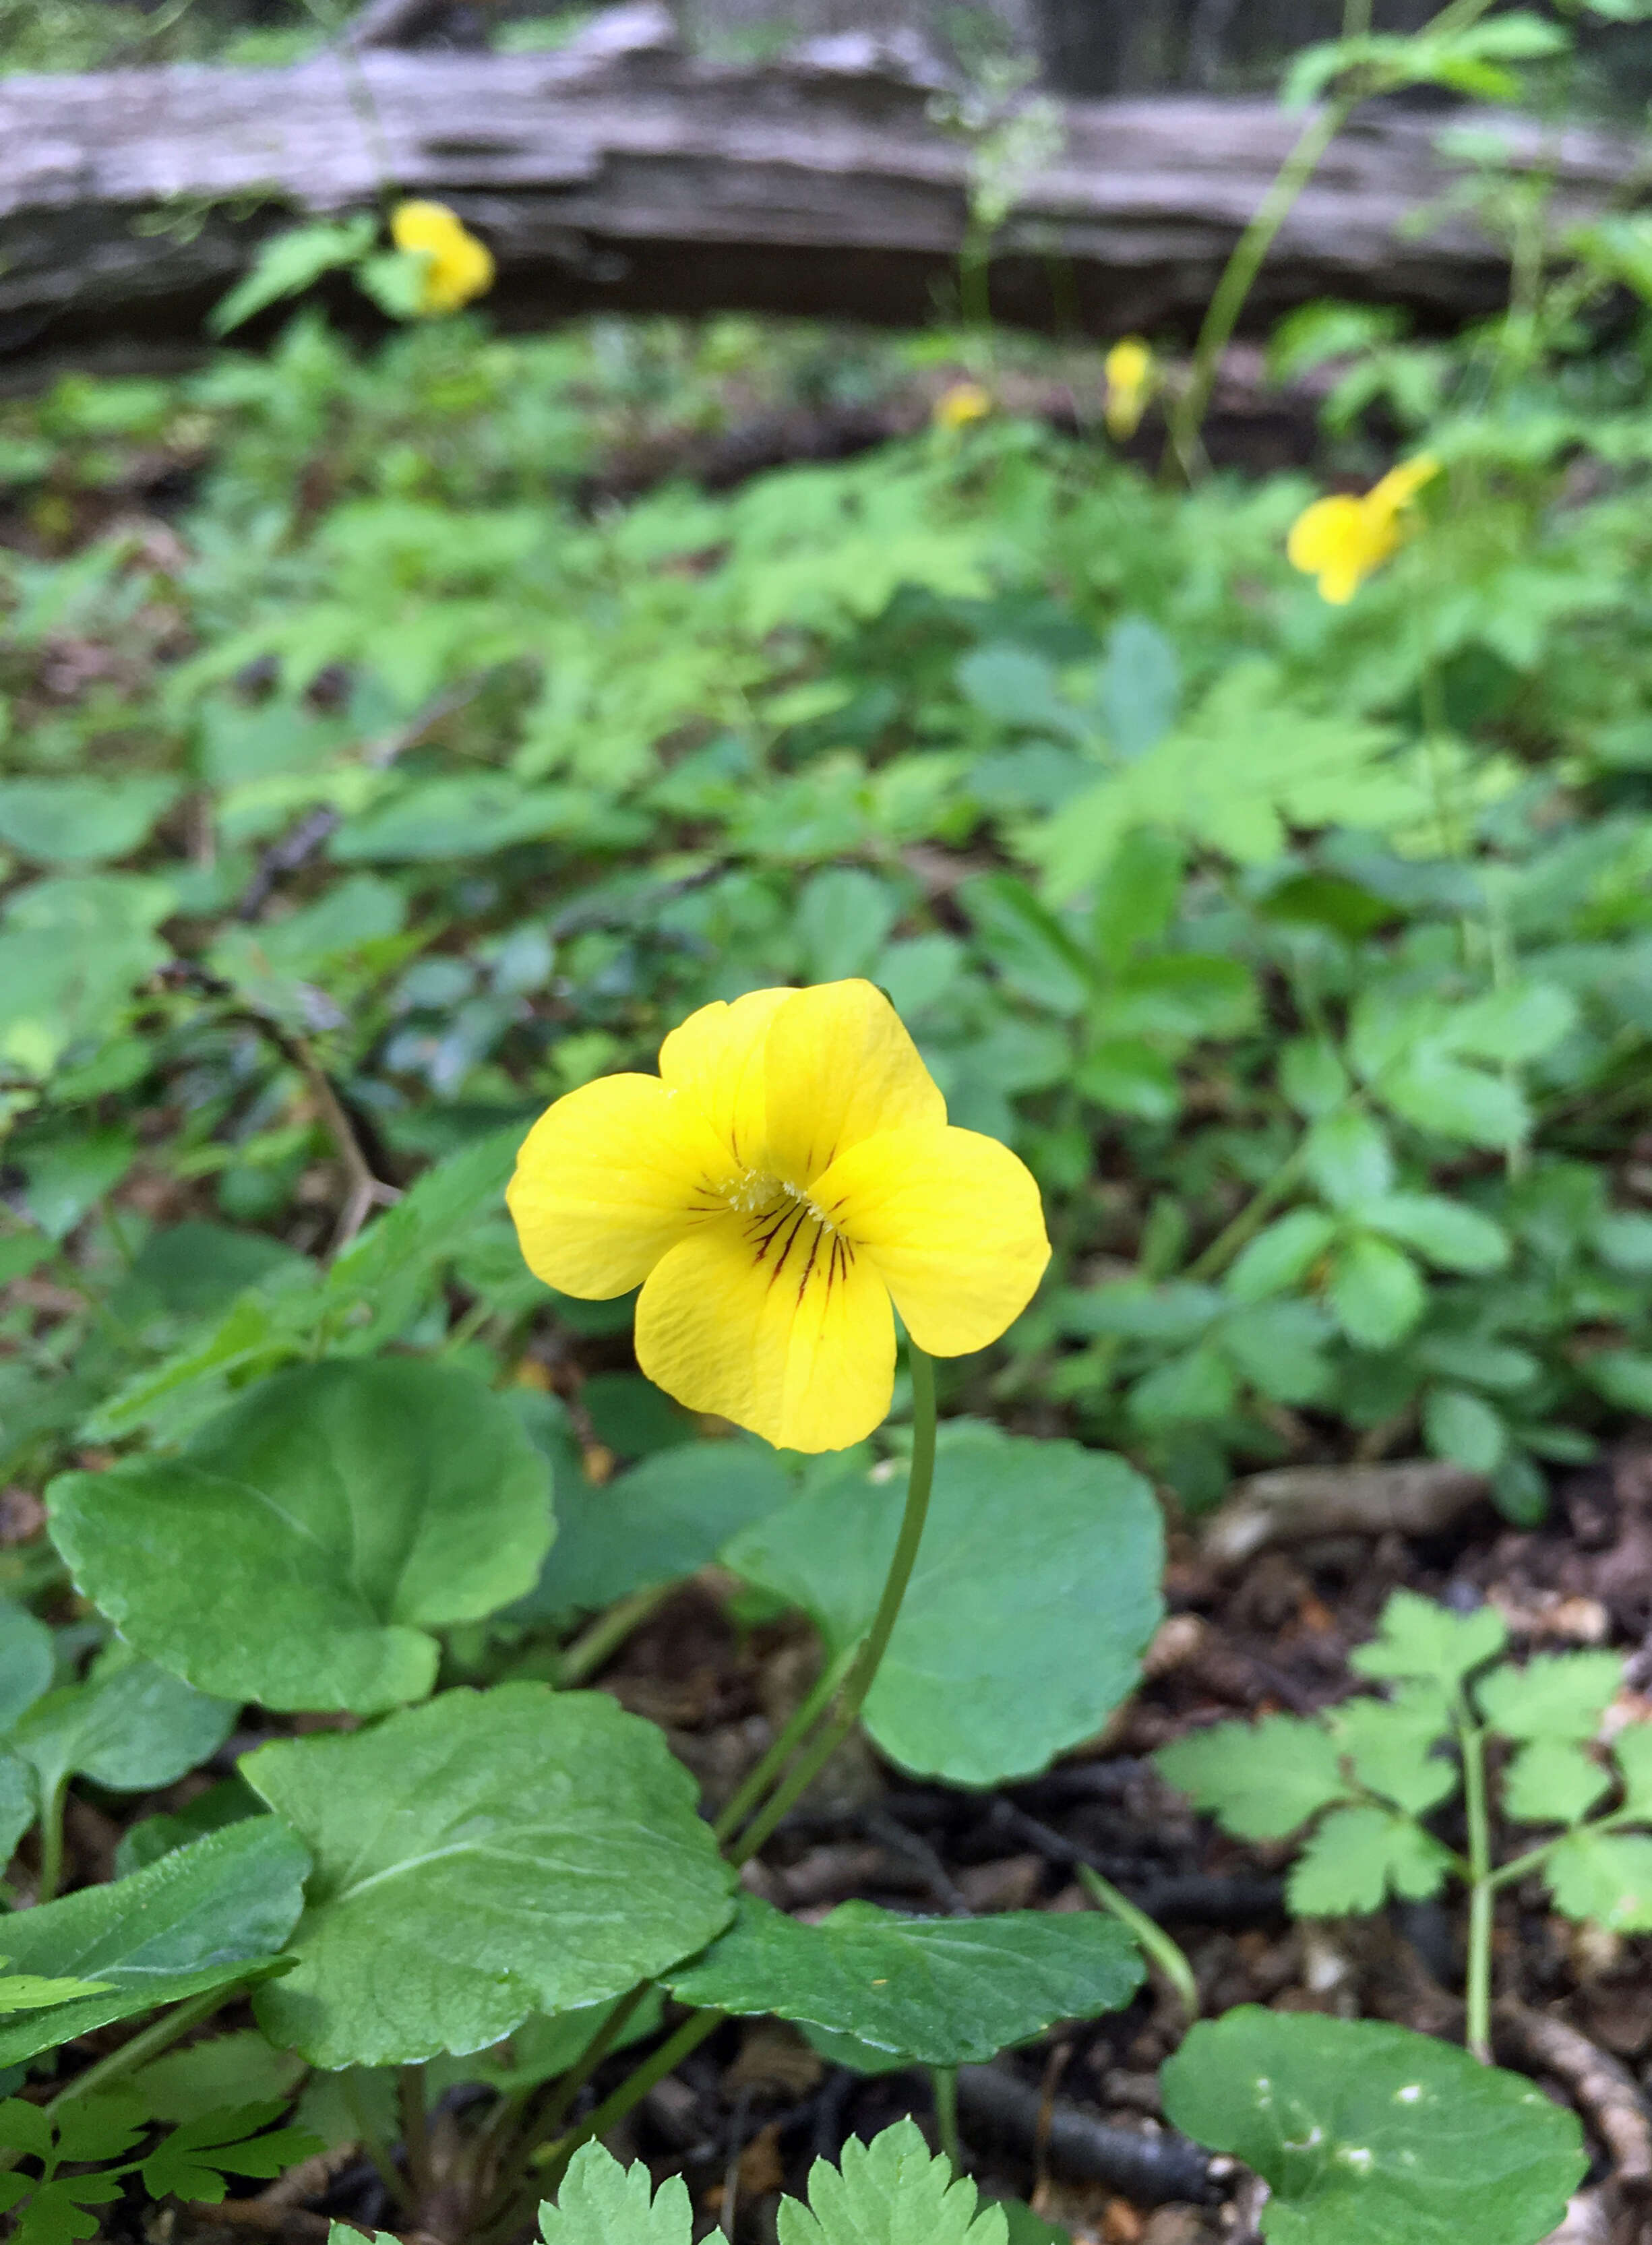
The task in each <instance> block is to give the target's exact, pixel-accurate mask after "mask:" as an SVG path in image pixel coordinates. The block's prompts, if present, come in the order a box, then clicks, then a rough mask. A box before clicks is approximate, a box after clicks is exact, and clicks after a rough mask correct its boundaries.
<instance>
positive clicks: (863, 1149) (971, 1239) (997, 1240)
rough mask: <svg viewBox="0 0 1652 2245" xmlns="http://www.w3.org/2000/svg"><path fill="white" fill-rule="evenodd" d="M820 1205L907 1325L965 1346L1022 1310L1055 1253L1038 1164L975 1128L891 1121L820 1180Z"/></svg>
mask: <svg viewBox="0 0 1652 2245" xmlns="http://www.w3.org/2000/svg"><path fill="white" fill-rule="evenodd" d="M812 1197H813V1199H814V1203H815V1205H816V1206H817V1207H818V1208H819V1210H820V1211H821V1213H822V1214H823V1215H824V1216H825V1217H826V1220H827V1222H828V1223H830V1224H834V1225H839V1226H840V1227H841V1228H842V1230H843V1231H844V1233H845V1235H846V1238H849V1239H851V1240H853V1243H854V1245H855V1246H856V1247H857V1248H858V1249H859V1250H860V1251H861V1253H862V1255H863V1257H864V1258H865V1259H866V1260H867V1261H868V1262H870V1263H872V1264H874V1265H875V1266H876V1268H877V1270H878V1271H879V1272H880V1274H881V1276H882V1278H883V1280H884V1283H885V1285H887V1287H888V1289H889V1292H891V1293H892V1294H893V1295H894V1305H895V1307H896V1309H898V1310H899V1311H900V1312H901V1317H902V1319H904V1320H905V1323H906V1328H907V1331H908V1333H910V1334H911V1335H912V1338H913V1340H914V1341H916V1343H917V1344H918V1346H919V1347H920V1348H922V1349H927V1350H928V1352H929V1353H930V1354H931V1355H932V1356H965V1355H968V1354H969V1352H970V1351H971V1350H972V1349H977V1348H985V1347H986V1346H987V1344H988V1342H989V1341H993V1340H996V1339H997V1338H998V1335H999V1334H1000V1333H1003V1331H1004V1330H1005V1328H1006V1327H1007V1326H1010V1325H1011V1324H1012V1323H1013V1322H1014V1320H1015V1319H1016V1318H1018V1317H1019V1316H1020V1314H1021V1312H1023V1310H1024V1309H1025V1308H1026V1306H1027V1305H1028V1303H1029V1302H1030V1300H1031V1299H1032V1297H1033V1292H1034V1290H1035V1288H1036V1287H1037V1284H1038V1281H1039V1279H1040V1278H1042V1277H1043V1276H1044V1265H1046V1264H1047V1263H1048V1262H1049V1260H1050V1242H1049V1240H1048V1239H1047V1238H1045V1237H1044V1210H1043V1206H1042V1204H1040V1201H1039V1198H1038V1188H1037V1184H1035V1183H1034V1181H1033V1178H1032V1176H1031V1173H1030V1171H1029V1170H1027V1168H1026V1167H1025V1165H1024V1164H1023V1163H1021V1162H1019V1161H1017V1159H1016V1156H1015V1155H1013V1154H1012V1153H1011V1152H1010V1149H1009V1147H1008V1146H1001V1145H1000V1144H999V1143H998V1141H997V1140H996V1138H983V1137H982V1136H980V1135H979V1134H978V1133H977V1132H976V1131H974V1130H958V1129H942V1130H936V1129H908V1130H890V1131H886V1132H884V1133H883V1134H881V1135H880V1136H878V1137H875V1138H867V1139H863V1140H862V1141H861V1143H860V1144H859V1145H858V1146H855V1147H853V1148H852V1149H851V1150H849V1151H848V1152H847V1153H846V1154H842V1155H840V1156H839V1158H838V1159H837V1160H836V1161H835V1162H834V1163H833V1164H832V1167H831V1168H830V1169H829V1170H827V1171H826V1174H825V1176H824V1177H820V1178H819V1179H817V1181H816V1184H815V1186H814V1191H813V1196H812Z"/></svg>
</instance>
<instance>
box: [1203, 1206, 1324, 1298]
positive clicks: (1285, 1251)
mask: <svg viewBox="0 0 1652 2245" xmlns="http://www.w3.org/2000/svg"><path fill="white" fill-rule="evenodd" d="M1335 1238H1336V1217H1332V1216H1328V1215H1327V1214H1326V1213H1325V1211H1324V1210H1323V1209H1319V1208H1294V1209H1293V1210H1292V1211H1291V1212H1290V1214H1289V1215H1288V1216H1281V1217H1280V1218H1279V1220H1278V1222H1277V1223H1275V1224H1268V1226H1267V1228H1266V1229H1265V1230H1264V1231H1259V1232H1258V1233H1257V1235H1256V1237H1255V1238H1254V1239H1253V1240H1251V1241H1250V1243H1249V1244H1248V1245H1247V1247H1246V1248H1245V1249H1244V1251H1243V1252H1242V1253H1241V1255H1240V1257H1239V1258H1238V1260H1237V1261H1236V1262H1235V1263H1234V1267H1233V1269H1232V1270H1231V1271H1230V1272H1228V1273H1227V1291H1228V1292H1229V1293H1230V1294H1231V1295H1232V1296H1233V1297H1234V1300H1235V1301H1239V1302H1264V1301H1266V1300H1267V1299H1268V1296H1269V1295H1270V1294H1282V1293H1283V1292H1285V1291H1286V1289H1287V1288H1288V1287H1291V1286H1295V1285H1301V1283H1302V1280H1303V1279H1304V1278H1306V1277H1307V1276H1308V1274H1309V1272H1310V1271H1311V1270H1312V1269H1313V1267H1314V1265H1315V1263H1317V1262H1318V1260H1319V1258H1320V1257H1321V1256H1322V1254H1323V1253H1324V1252H1325V1251H1326V1249H1327V1248H1328V1247H1329V1245H1330V1244H1331V1242H1332V1240H1334V1239H1335Z"/></svg>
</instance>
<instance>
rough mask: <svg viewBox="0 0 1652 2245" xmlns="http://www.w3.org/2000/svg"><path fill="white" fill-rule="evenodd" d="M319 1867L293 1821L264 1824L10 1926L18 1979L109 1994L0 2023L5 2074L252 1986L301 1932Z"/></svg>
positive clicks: (214, 1836) (15, 1919) (256, 1821)
mask: <svg viewBox="0 0 1652 2245" xmlns="http://www.w3.org/2000/svg"><path fill="white" fill-rule="evenodd" d="M308 1869H309V1856H308V1855H306V1853H305V1851H304V1848H303V1842H302V1841H300V1840H298V1839H297V1838H296V1835H294V1834H293V1833H292V1832H290V1831H289V1829H288V1828H287V1827H286V1826H285V1825H284V1824H282V1823H281V1822H279V1821H277V1820H276V1819H275V1817H273V1816H253V1817H248V1819H247V1820H246V1821H244V1822H243V1823H240V1824H234V1825H231V1826H230V1827H229V1828H228V1829H227V1830H225V1831H222V1832H212V1833H209V1834H208V1835H207V1837H206V1838H205V1839H204V1840H197V1841H194V1844H193V1845H192V1846H190V1847H187V1848H176V1849H175V1850H174V1851H173V1854H171V1855H167V1856H163V1858H162V1859H161V1861H160V1862H158V1863H151V1864H150V1866H149V1867H148V1869H146V1870H142V1871H136V1872H134V1873H133V1875H132V1877H131V1878H129V1879H116V1880H115V1881H113V1882H112V1884H110V1885H108V1886H101V1887H84V1888H82V1889H81V1890H80V1892H79V1893H78V1894H71V1895H67V1896H65V1897H64V1899H63V1900H62V1901H61V1902H42V1903H40V1904H39V1905H38V1907H37V1908H36V1909H28V1910H19V1911H17V1913H16V1914H15V1915H14V1916H10V1917H9V1918H8V1919H7V1920H6V1930H5V1945H6V1949H7V1950H8V1952H9V1957H8V1967H9V1969H10V1970H13V1971H17V1972H21V1973H39V1974H42V1975H50V1976H51V1977H54V1978H58V1977H65V1978H66V1977H73V1978H75V1979H78V1980H97V1981H99V1982H101V1983H103V1984H104V1986H105V1991H106V1992H105V1993H103V1994H101V1995H97V1996H84V1997H79V1998H78V2000H76V2001H75V2002H73V2003H68V2004H53V2005H52V2006H51V2008H50V2009H48V2010H44V2011H29V2012H26V2013H24V2014H23V2015H22V2016H20V2017H18V2018H15V2019H10V2020H7V2021H5V2022H4V2023H3V2024H0V2065H17V2064H19V2063H20V2062H21V2061H22V2060H23V2059H24V2058H32V2057H33V2056H34V2054H35V2053H36V2052H37V2051H42V2050H51V2049H52V2048H54V2047H55V2046H56V2045H58V2043H61V2042H67V2041H69V2040H70V2039H71V2038H72V2037H74V2036H76V2035H84V2034H90V2033H91V2032H92V2029H93V2028H94V2027H100V2026H106V2025H108V2024H109V2023H110V2022H111V2021H112V2020H114V2019H125V2018H133V2016H134V2015H135V2014H136V2013H138V2012H139V2011H150V2010H152V2009H153V2007H154V2005H155V2004H170V2003H175V2002H176V2001H177V2000H178V1999H179V1998H180V1997H183V1996H194V1995H200V1994H202V1993H204V1992H205V1991H206V1990H207V1989H209V1988H217V1987H223V1986H226V1985H228V1983H229V1982H231V1981H232V1980H238V1979H241V1978H243V1977H245V1976H246V1975H247V1974H248V1972H249V1971H251V1970H255V1968H256V1967H257V1966H258V1964H260V1963H262V1960H263V1959H264V1958H266V1957H273V1956H275V1953H276V1952H277V1951H278V1950H279V1949H280V1948H281V1946H282V1943H283V1942H284V1941H285V1940H286V1938H287V1936H288V1935H289V1933H290V1932H291V1930H292V1928H293V1925H294V1923H295V1922H296V1919H297V1916H298V1913H299V1910H300V1909H301V1908H302V1906H303V1881H304V1874H305V1872H306V1871H307V1870H308Z"/></svg>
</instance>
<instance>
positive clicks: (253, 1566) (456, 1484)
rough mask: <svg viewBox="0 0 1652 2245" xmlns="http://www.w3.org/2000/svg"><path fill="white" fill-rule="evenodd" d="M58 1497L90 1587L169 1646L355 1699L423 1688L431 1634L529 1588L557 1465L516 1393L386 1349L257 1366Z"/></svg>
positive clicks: (371, 1704)
mask: <svg viewBox="0 0 1652 2245" xmlns="http://www.w3.org/2000/svg"><path fill="white" fill-rule="evenodd" d="M48 1503H49V1506H50V1509H51V1523H52V1533H53V1535H54V1536H55V1537H56V1540H57V1543H58V1550H60V1551H62V1553H63V1555H64V1557H65V1558H66V1559H67V1560H68V1562H69V1564H70V1566H71V1569H72V1570H73V1571H74V1576H75V1579H76V1581H77V1583H78V1584H79V1586H80V1588H81V1589H82V1590H85V1593H86V1595H87V1596H88V1597H92V1598H93V1599H95V1600H96V1602H97V1603H98V1604H99V1605H100V1606H101V1607H102V1608H103V1610H104V1611H105V1613H107V1614H108V1615H109V1616H110V1618H111V1619H112V1620H113V1621H114V1623H115V1624H116V1625H117V1626H118V1627H119V1629H120V1630H121V1631H123V1633H124V1634H125V1635H126V1636H127V1637H128V1638H131V1639H132V1641H133V1643H134V1644H135V1645H138V1646H139V1647H140V1649H141V1650H142V1651H144V1652H147V1653H149V1654H150V1655H151V1656H152V1657H153V1658H154V1659H156V1660H158V1661H160V1662H161V1663H162V1664H163V1665H165V1666H166V1667H167V1668H170V1669H172V1670H173V1671H174V1672H175V1673H177V1674H178V1675H180V1676H184V1677H187V1679H188V1680H189V1681H190V1682H191V1683H192V1684H195V1685H199V1686H200V1687H201V1689H202V1690H203V1691H209V1692H222V1693H225V1694H227V1695H228V1696H231V1697H234V1698H236V1699H260V1700H262V1702H263V1703H264V1705H265V1706H271V1707H315V1708H325V1707H344V1708H349V1709H350V1710H352V1711H353V1712H355V1713H358V1714H363V1713H376V1712H377V1711H378V1710H379V1709H381V1708H385V1707H391V1706H396V1705H397V1704H398V1702H399V1701H401V1700H405V1699H422V1698H423V1697H424V1695H425V1692H428V1691H429V1690H430V1688H431V1685H432V1684H433V1683H434V1681H435V1679H436V1661H437V1645H436V1641H435V1639H434V1638H433V1637H432V1635H431V1634H430V1633H429V1632H430V1631H432V1630H433V1629H435V1628H438V1627H440V1626H443V1625H445V1624H449V1623H452V1622H459V1621H474V1620H479V1619H480V1618H483V1617H484V1616H485V1615H487V1614H490V1613H492V1612H493V1611H495V1609H496V1608H498V1607H500V1606H501V1605H504V1604H507V1603H508V1602H509V1601H510V1600H511V1599H512V1598H514V1597H520V1595H521V1593H522V1592H523V1591H525V1590H527V1589H529V1588H530V1587H531V1585H532V1584H533V1582H534V1577H535V1576H536V1574H537V1573H538V1571H539V1567H540V1562H541V1561H542V1559H543V1558H544V1556H545V1552H546V1550H547V1546H548V1545H549V1543H550V1539H551V1535H552V1519H551V1506H550V1492H549V1469H548V1468H547V1464H546V1462H545V1460H544V1458H543V1457H542V1456H541V1455H540V1453H539V1452H538V1451H537V1450H536V1449H535V1448H534V1445H533V1443H532V1442H531V1441H529V1439H528V1437H527V1434H526V1433H525V1432H524V1431H523V1429H522V1428H521V1426H520V1423H519V1421H517V1419H516V1417H515V1416H514V1414H513V1413H512V1412H511V1410H510V1409H509V1408H508V1407H507V1406H506V1404H505V1403H504V1402H503V1401H501V1400H500V1398H499V1397H498V1396H496V1395H494V1394H493V1393H492V1392H491V1391H490V1390H489V1389H488V1388H486V1387H484V1386H483V1385H482V1383H481V1382H480V1381H479V1380H476V1379H475V1378H473V1377H472V1375H471V1374H470V1373H463V1372H457V1371H452V1370H449V1369H446V1368H444V1367H438V1366H434V1365H430V1364H422V1363H414V1362H413V1361H411V1360H408V1359H395V1358H386V1359H384V1360H378V1361H371V1362H360V1361H355V1360H351V1361H347V1362H337V1363H328V1364H316V1365H307V1366H303V1367H300V1368H299V1369H297V1370H295V1371H290V1372H285V1373H280V1374H278V1375H277V1376H276V1377H275V1378H274V1379H272V1380H262V1381H261V1382H260V1383H259V1385H258V1386H257V1387H254V1388H253V1389H252V1390H251V1391H250V1392H249V1393H248V1395H247V1396H246V1397H245V1398H244V1399H243V1400H242V1401H240V1402H237V1403H235V1404H234V1405H233V1406H232V1407H230V1408H229V1409H228V1411H225V1412H222V1413H221V1414H220V1415H219V1416H218V1417H217V1418H215V1419H214V1420H213V1421H211V1422H210V1423H209V1424H208V1425H207V1426H206V1427H204V1428H202V1429H201V1432H200V1433H199V1434H197V1435H196V1436H195V1438H194V1441H192V1442H190V1444H189V1445H188V1447H187V1448H186V1449H185V1450H184V1451H183V1452H182V1454H181V1455H178V1456H174V1457H146V1458H133V1459H131V1460H127V1461H125V1462H122V1463H121V1464H119V1465H117V1466H113V1467H112V1468H110V1469H109V1471H108V1472H106V1473H102V1474H85V1473H81V1474H65V1475H63V1476H62V1477H61V1478H60V1479H59V1480H58V1481H56V1482H53V1483H52V1485H51V1490H50V1492H49V1494H48ZM205 1551H210V1553H211V1555H212V1562H211V1564H210V1565H209V1566H203V1565H202V1564H201V1554H202V1553H203V1552H205Z"/></svg>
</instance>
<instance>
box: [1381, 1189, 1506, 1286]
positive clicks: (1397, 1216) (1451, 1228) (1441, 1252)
mask: <svg viewBox="0 0 1652 2245" xmlns="http://www.w3.org/2000/svg"><path fill="white" fill-rule="evenodd" d="M1359 1219H1360V1222H1361V1223H1362V1224H1367V1225H1369V1226H1370V1229H1371V1230H1372V1231H1381V1232H1384V1233H1386V1235H1387V1236H1388V1238H1390V1239H1397V1240H1400V1241H1402V1242H1403V1243H1404V1245H1405V1246H1407V1247H1414V1248H1415V1249H1416V1250H1417V1253H1418V1254H1419V1255H1420V1256H1421V1257H1422V1258H1423V1260H1424V1262H1425V1263H1431V1264H1433V1265H1435V1267H1436V1268H1437V1269H1438V1270H1441V1271H1467V1272H1474V1273H1479V1272H1485V1271H1500V1270H1501V1269H1502V1268H1503V1266H1504V1265H1505V1264H1506V1262H1507V1261H1508V1259H1509V1240H1508V1234H1507V1233H1506V1231H1504V1230H1503V1228H1502V1226H1501V1225H1500V1224H1494V1223H1493V1222H1492V1219H1491V1217H1489V1216H1482V1215H1481V1214H1480V1212H1479V1209H1477V1208H1467V1207H1465V1205H1464V1204H1463V1203H1462V1202H1461V1201H1457V1200H1447V1199H1446V1198H1445V1197H1444V1195H1443V1194H1440V1193H1387V1194H1384V1195H1383V1197H1382V1198H1380V1199H1377V1200H1374V1201H1368V1202H1365V1203H1363V1204H1362V1205H1361V1208H1360V1211H1359Z"/></svg>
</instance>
